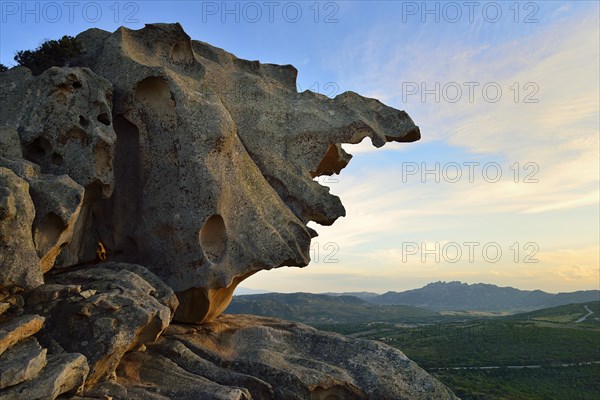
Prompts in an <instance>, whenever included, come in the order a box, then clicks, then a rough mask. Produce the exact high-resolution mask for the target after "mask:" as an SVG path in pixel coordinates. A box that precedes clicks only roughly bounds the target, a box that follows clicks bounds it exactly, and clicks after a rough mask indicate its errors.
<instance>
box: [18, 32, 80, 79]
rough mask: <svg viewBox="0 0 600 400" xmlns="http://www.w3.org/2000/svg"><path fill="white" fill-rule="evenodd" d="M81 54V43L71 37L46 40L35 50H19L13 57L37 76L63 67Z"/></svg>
mask: <svg viewBox="0 0 600 400" xmlns="http://www.w3.org/2000/svg"><path fill="white" fill-rule="evenodd" d="M81 53H82V46H81V43H79V42H78V41H77V39H75V38H74V37H72V36H67V35H65V36H63V37H62V38H60V39H58V40H47V41H45V42H44V43H42V44H41V45H39V46H38V47H37V48H36V49H35V50H21V51H18V52H17V53H16V55H15V61H16V62H17V63H18V64H19V65H22V66H24V67H27V68H29V69H30V70H31V73H33V75H39V74H41V73H42V72H44V71H45V70H47V69H48V68H50V67H64V66H66V65H68V64H69V63H70V62H72V61H74V60H75V59H76V58H77V57H78V56H80V55H81Z"/></svg>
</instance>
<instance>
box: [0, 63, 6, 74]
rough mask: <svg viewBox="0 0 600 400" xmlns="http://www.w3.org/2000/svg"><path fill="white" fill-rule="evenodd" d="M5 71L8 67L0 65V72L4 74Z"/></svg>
mask: <svg viewBox="0 0 600 400" xmlns="http://www.w3.org/2000/svg"><path fill="white" fill-rule="evenodd" d="M6 70H8V67H7V66H6V65H4V64H0V72H4V71H6Z"/></svg>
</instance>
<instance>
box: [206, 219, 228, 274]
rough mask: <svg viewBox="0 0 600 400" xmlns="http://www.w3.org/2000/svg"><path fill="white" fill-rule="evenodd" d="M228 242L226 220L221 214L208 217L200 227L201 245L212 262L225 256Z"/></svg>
mask: <svg viewBox="0 0 600 400" xmlns="http://www.w3.org/2000/svg"><path fill="white" fill-rule="evenodd" d="M226 244H227V231H226V228H225V222H224V221H223V218H222V217H221V216H220V215H218V214H215V215H213V216H211V217H210V218H208V219H207V220H206V222H205V223H204V226H202V229H200V245H201V246H202V249H203V250H204V254H205V255H206V258H208V260H209V261H211V262H217V261H219V260H220V259H221V257H223V254H224V253H225V245H226Z"/></svg>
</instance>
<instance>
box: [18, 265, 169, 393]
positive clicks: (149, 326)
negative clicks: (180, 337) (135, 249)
mask: <svg viewBox="0 0 600 400" xmlns="http://www.w3.org/2000/svg"><path fill="white" fill-rule="evenodd" d="M51 280H52V283H47V284H44V285H42V286H39V287H37V288H36V289H34V290H33V291H31V292H29V293H28V295H27V297H26V308H27V310H29V311H31V312H36V313H39V314H41V315H44V316H46V323H45V325H44V328H43V329H42V331H41V332H40V334H39V335H38V336H39V337H40V340H41V341H42V344H44V345H45V346H47V347H49V348H50V349H51V350H52V352H54V353H62V352H64V351H67V352H76V353H81V354H83V355H85V356H86V357H87V360H88V362H89V365H90V372H89V376H88V378H87V384H88V385H89V386H91V385H94V384H95V383H97V382H99V381H102V380H106V379H109V378H110V377H111V376H112V374H113V373H114V370H115V368H116V367H117V364H118V363H119V361H120V360H121V357H122V356H123V354H125V352H127V351H130V350H134V349H137V348H138V347H140V346H142V345H144V344H146V343H150V342H152V341H154V340H156V339H157V338H158V336H159V335H160V334H161V333H162V331H163V330H164V329H165V328H166V327H167V326H168V325H169V323H170V322H171V318H172V315H173V312H174V310H175V308H176V307H177V298H176V297H175V294H174V293H173V291H172V290H171V289H170V288H169V287H168V286H166V285H165V284H164V283H162V282H161V281H160V280H159V279H158V278H157V277H156V276H155V275H154V274H152V273H151V272H149V271H148V270H147V269H145V268H143V267H141V266H138V265H129V264H119V263H105V264H103V265H102V267H101V268H85V269H81V270H77V271H71V272H65V273H61V274H58V275H57V276H55V277H52V279H51Z"/></svg>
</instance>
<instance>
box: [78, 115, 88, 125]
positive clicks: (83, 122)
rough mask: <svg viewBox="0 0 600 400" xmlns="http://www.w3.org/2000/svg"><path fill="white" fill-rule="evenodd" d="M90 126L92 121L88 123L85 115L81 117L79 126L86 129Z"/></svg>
mask: <svg viewBox="0 0 600 400" xmlns="http://www.w3.org/2000/svg"><path fill="white" fill-rule="evenodd" d="M89 124H90V121H88V119H87V118H86V117H84V116H83V115H80V116H79V125H81V126H83V127H84V128H85V127H86V126H88V125H89Z"/></svg>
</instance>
